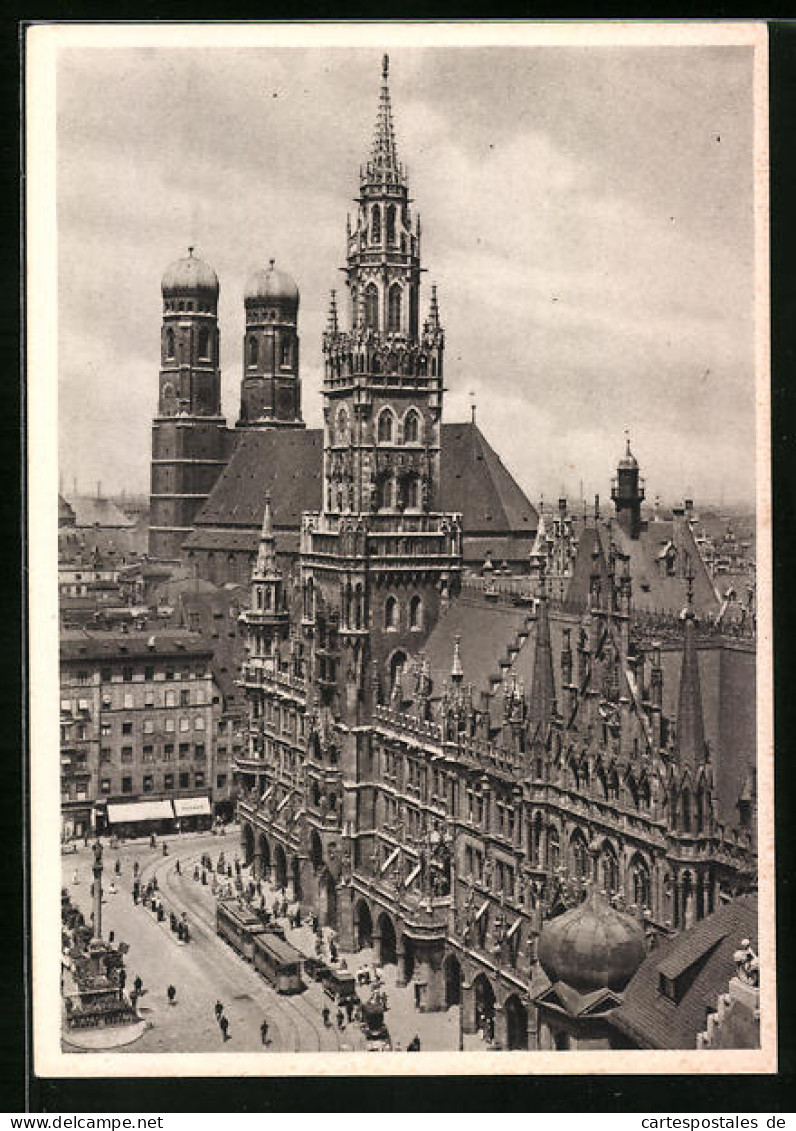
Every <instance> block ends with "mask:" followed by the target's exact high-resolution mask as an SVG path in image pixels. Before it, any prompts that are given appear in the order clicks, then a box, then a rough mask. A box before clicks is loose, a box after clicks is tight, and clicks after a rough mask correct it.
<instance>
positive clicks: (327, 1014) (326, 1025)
mask: <svg viewBox="0 0 796 1131" xmlns="http://www.w3.org/2000/svg"><path fill="white" fill-rule="evenodd" d="M321 1016H322V1017H323V1025H324V1028H325V1029H328V1028H329V1018H330V1017H331V1012H330V1010H329V1006H328V1005H325V1006H324V1007H323V1009H322V1010H321Z"/></svg>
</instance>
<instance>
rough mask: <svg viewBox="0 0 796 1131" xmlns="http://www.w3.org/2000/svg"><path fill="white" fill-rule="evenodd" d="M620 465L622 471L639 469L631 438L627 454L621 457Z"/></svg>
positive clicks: (626, 450) (626, 449)
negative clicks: (632, 449)
mask: <svg viewBox="0 0 796 1131" xmlns="http://www.w3.org/2000/svg"><path fill="white" fill-rule="evenodd" d="M618 467H619V470H620V471H638V460H637V459H636V457H635V456H634V455H633V453H632V452H631V450H630V441H629V440H628V441H627V446H626V448H625V454H624V455H623V456H622V458H621V459H620V461H619V464H618Z"/></svg>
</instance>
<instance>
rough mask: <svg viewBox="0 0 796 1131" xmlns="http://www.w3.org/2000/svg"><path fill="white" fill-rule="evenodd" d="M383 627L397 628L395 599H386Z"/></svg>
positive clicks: (396, 604) (396, 603)
mask: <svg viewBox="0 0 796 1131" xmlns="http://www.w3.org/2000/svg"><path fill="white" fill-rule="evenodd" d="M384 627H385V628H393V629H394V628H397V627H398V602H397V601H396V599H395V597H388V598H387V600H386V601H385V603H384Z"/></svg>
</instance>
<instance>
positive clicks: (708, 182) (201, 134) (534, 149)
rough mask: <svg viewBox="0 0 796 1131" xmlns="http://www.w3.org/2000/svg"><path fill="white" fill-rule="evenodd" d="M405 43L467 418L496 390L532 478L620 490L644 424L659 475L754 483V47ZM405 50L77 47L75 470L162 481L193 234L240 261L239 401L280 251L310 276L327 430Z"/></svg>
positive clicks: (113, 482) (449, 377) (414, 183)
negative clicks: (328, 380)
mask: <svg viewBox="0 0 796 1131" xmlns="http://www.w3.org/2000/svg"><path fill="white" fill-rule="evenodd" d="M391 55H392V74H393V80H392V85H393V100H394V104H395V118H396V128H397V135H398V145H399V153H400V156H401V158H402V159H403V160H404V161H405V162H406V163H407V165H408V167H409V175H410V189H411V192H412V195H413V197H414V198H415V200H416V204H415V207H416V208H417V209H418V210H419V212H420V214H421V216H422V220H423V259H424V265H425V266H426V267H427V268H428V270H429V274H428V276H427V278H428V279H429V280H435V281H436V282H437V283H438V284H439V295H440V304H441V308H442V316H443V320H444V323H445V328H446V335H447V354H446V384H447V386H448V389H449V392H448V399H447V403H446V417H447V419H449V420H450V419H456V418H459V419H462V418H465V417H466V416H467V415H468V414H469V393H470V391H471V390H473V391H475V392H476V394H477V401H478V419H479V422H480V423H481V425H482V427H483V428H484V429H485V431H486V433H487V435H488V437H489V439H490V442H491V443H492V444H493V446H494V447H496V449H497V450H498V451H499V452H500V453H501V454H502V455H503V456H504V458H505V460H506V462H507V463H508V464H509V466H510V467H511V468H512V470H514V471H515V473H516V474H517V476H518V478H519V479H520V481H521V483H522V485H523V486H524V487H525V488H526V490H527V491H528V493H529V495H530V496H531V497H532V498H536V497H537V496H538V495H539V494H540V493H541V492H545V493H546V494H549V493H556V492H557V491H558V490H559V486H560V482H559V481H560V480H561V479H562V478H563V479H564V480H565V481H566V482H568V483H570V484H571V485H573V488H574V485H576V484H577V483H578V482H579V481H580V479H581V478H583V479H584V481H585V482H586V483H588V484H592V485H593V489H594V490H599V489H600V488H601V487H602V490H603V491H605V490H606V487H607V483H608V479H609V477H610V474H611V471H612V467H613V465H614V460H615V458H616V455H617V454H618V449H619V448H621V442H622V430H623V428H624V427H626V426H627V427H630V428H631V429H632V433H633V436H634V444H635V446H636V447H637V449H638V455H639V458H640V459H641V461H642V464H643V466H644V469H645V471H646V472H647V474H648V477H649V478H650V480H652V479H653V478H654V479H655V483H656V488H655V489H656V490H657V489H658V486H657V485H658V484H660V488H661V490H662V491H663V492H666V491H672V492H674V493H675V494H677V493H678V492H682V490H684V489H685V487H686V485H687V486H688V487H689V488H690V489H691V490H693V491H695V492H696V493H697V495H699V494H700V493H701V494H702V495H704V494H706V493H713V494H716V493H718V492H719V491H720V490H722V489H723V488H724V487H725V486H726V487H727V490H728V493H731V492H733V491H737V492H738V493H739V494H744V495H746V496H747V497H749V496H751V489H750V485H751V484H752V483H753V476H754V383H753V357H752V344H753V327H752V319H751V313H752V288H753V275H752V213H751V173H752V162H751V140H752V138H751V116H750V115H751V86H750V75H751V72H750V60H749V57H748V55H745V54H743V53H739V52H737V51H735V50H734V49H727V50H725V51H724V52H722V51H705V50H702V51H698V50H696V49H690V50H689V51H681V50H679V49H658V50H647V51H639V50H638V49H635V50H630V49H623V50H615V49H604V50H603V51H597V50H589V51H583V50H564V49H560V48H559V49H500V50H497V49H495V50H491V51H489V52H484V51H477V50H470V49H458V50H454V49H439V50H432V49H423V50H409V49H400V50H398V51H394V52H392V53H391ZM378 59H379V53H378V52H375V51H364V52H359V51H355V50H343V49H340V50H332V51H324V52H319V51H312V50H307V51H301V50H280V51H267V50H261V49H257V50H254V49H251V50H235V51H233V50H230V49H224V50H221V49H219V50H217V51H214V50H204V51H201V52H199V51H190V50H181V51H175V50H168V51H167V50H148V51H139V50H135V51H133V50H114V51H98V50H95V51H80V52H72V51H70V52H65V53H64V56H63V59H62V61H61V65H60V69H59V75H58V89H59V111H58V159H59V163H58V209H59V213H58V215H59V270H60V282H61V288H60V299H59V327H60V359H61V361H60V375H59V387H60V397H61V401H60V408H61V459H62V463H63V465H64V470H65V472H66V475H67V479H69V478H71V476H72V475H74V474H75V473H77V474H79V475H80V476H81V478H84V477H85V478H86V479H87V480H93V479H96V478H98V477H100V473H101V476H102V478H103V482H107V483H108V486H109V487H121V486H127V487H128V488H136V489H141V490H145V489H146V487H147V484H148V455H149V430H150V424H151V416H152V412H153V408H154V404H155V401H156V389H157V366H158V356H159V332H160V330H159V327H160V295H159V280H160V275H161V273H162V271H163V269H164V267H165V266H166V264H167V263H168V262H169V261H170V260H171V259H173V258H175V257H177V256H178V255H180V254H183V253H184V249H185V247H186V246H187V245H188V244H189V243H191V244H196V245H197V246H198V248H199V251H200V253H201V254H202V255H203V256H204V257H205V258H207V259H208V260H209V261H210V262H211V263H212V264H213V266H214V267H215V268H216V271H217V272H218V274H219V277H220V279H221V301H220V321H221V342H222V354H221V360H222V369H223V404H224V409H225V412H226V413H227V415H228V417H229V418H230V420H232V421H234V419H235V418H236V415H237V399H238V382H239V377H240V357H241V338H242V332H243V310H242V292H243V286H244V282H245V279H246V276H247V275H248V273H249V271H250V270H251V269H253V268H254V267H256V266H258V265H262V264H264V263H265V262H266V261H267V260H268V259H269V258H270V257H271V256H274V257H275V258H276V259H277V261H278V262H279V264H280V266H283V267H284V268H286V269H287V270H289V271H290V272H291V273H292V274H293V275H294V276H295V277H296V279H297V281H298V283H299V286H300V289H301V296H302V299H301V311H300V333H301V338H302V379H303V386H304V388H303V404H304V409H305V417H306V419H307V421H308V423H310V424H317V423H319V422H320V398H319V392H320V375H321V364H320V336H321V333H322V329H323V324H324V321H325V312H326V307H327V299H328V290H329V288H330V287H332V286H337V287H338V288H340V284H341V280H340V276H339V273H338V270H337V269H338V267H339V266H340V265H341V264H342V257H343V250H344V231H345V211H346V209H349V210H350V209H351V208H352V207H353V206H352V204H351V197H352V196H353V195H354V194H355V192H356V188H357V172H358V165H359V162H360V161H361V160H363V159H364V158H365V157H366V155H367V151H368V147H369V143H370V137H371V130H372V123H373V120H374V117H375V108H376V101H377V86H378ZM716 138H720V140H718V141H717V140H716ZM426 299H427V295H426ZM87 406H90V410H89V408H88V407H87ZM98 437H99V439H97V438H98ZM636 437H637V439H636ZM686 478H687V479H688V480H689V482H688V484H686V483H685V482H683V480H684V479H686Z"/></svg>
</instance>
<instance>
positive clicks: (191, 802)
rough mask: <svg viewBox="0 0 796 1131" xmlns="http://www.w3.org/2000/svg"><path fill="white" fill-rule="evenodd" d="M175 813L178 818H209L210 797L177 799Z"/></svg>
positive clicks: (175, 800) (175, 799)
mask: <svg viewBox="0 0 796 1131" xmlns="http://www.w3.org/2000/svg"><path fill="white" fill-rule="evenodd" d="M174 812H175V813H176V814H177V816H178V817H209V816H210V798H209V797H175V798H174Z"/></svg>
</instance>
